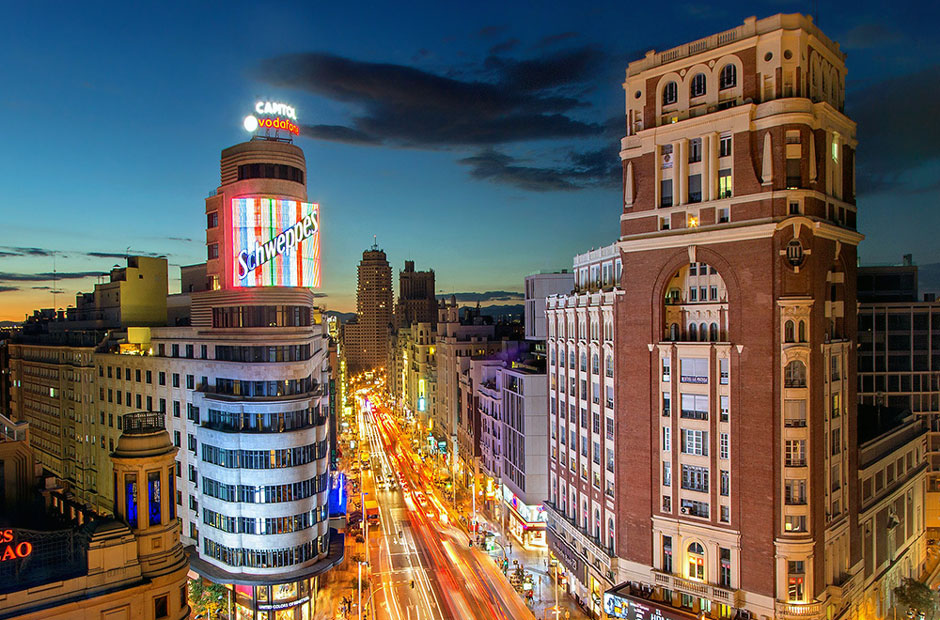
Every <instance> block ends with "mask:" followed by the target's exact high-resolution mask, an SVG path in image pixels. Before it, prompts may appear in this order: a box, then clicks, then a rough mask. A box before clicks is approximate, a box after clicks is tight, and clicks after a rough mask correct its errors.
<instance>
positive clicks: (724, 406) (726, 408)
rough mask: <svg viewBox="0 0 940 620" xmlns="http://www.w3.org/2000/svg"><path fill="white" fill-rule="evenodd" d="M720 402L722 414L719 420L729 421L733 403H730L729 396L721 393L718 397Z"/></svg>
mask: <svg viewBox="0 0 940 620" xmlns="http://www.w3.org/2000/svg"><path fill="white" fill-rule="evenodd" d="M718 402H719V405H720V408H721V416H720V417H719V418H718V421H719V422H727V421H728V419H729V417H730V414H731V405H730V404H729V403H728V397H727V396H725V395H721V396H719V397H718Z"/></svg>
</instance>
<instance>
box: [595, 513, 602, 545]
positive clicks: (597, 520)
mask: <svg viewBox="0 0 940 620" xmlns="http://www.w3.org/2000/svg"><path fill="white" fill-rule="evenodd" d="M600 537H601V511H600V510H598V509H597V508H595V509H594V538H600Z"/></svg>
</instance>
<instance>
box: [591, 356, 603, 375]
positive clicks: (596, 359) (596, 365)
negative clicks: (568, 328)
mask: <svg viewBox="0 0 940 620" xmlns="http://www.w3.org/2000/svg"><path fill="white" fill-rule="evenodd" d="M591 372H593V373H594V374H595V375H597V374H600V372H601V358H600V356H599V355H598V354H597V353H595V354H594V355H593V356H591Z"/></svg>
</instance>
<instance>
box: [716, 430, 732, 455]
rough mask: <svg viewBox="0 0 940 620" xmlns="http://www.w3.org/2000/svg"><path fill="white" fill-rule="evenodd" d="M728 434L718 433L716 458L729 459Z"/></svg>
mask: <svg viewBox="0 0 940 620" xmlns="http://www.w3.org/2000/svg"><path fill="white" fill-rule="evenodd" d="M730 452H731V450H730V446H729V435H728V433H719V434H718V458H720V459H729V458H731V456H730Z"/></svg>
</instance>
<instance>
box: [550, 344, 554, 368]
mask: <svg viewBox="0 0 940 620" xmlns="http://www.w3.org/2000/svg"><path fill="white" fill-rule="evenodd" d="M549 364H551V365H552V366H554V365H555V347H552V358H551V361H550V362H549Z"/></svg>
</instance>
